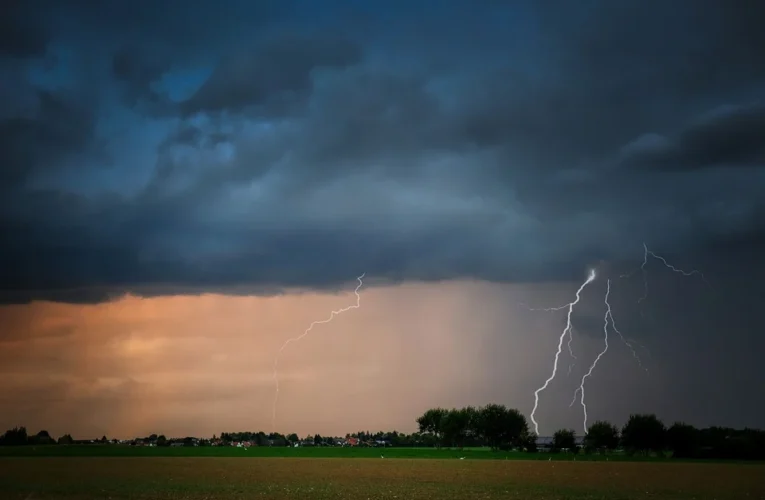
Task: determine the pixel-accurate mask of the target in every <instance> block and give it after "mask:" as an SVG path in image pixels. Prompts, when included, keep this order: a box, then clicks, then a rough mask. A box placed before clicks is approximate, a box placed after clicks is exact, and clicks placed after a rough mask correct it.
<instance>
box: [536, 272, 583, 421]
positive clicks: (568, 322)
mask: <svg viewBox="0 0 765 500" xmlns="http://www.w3.org/2000/svg"><path fill="white" fill-rule="evenodd" d="M593 280H595V270H590V274H589V276H587V280H585V282H584V283H582V285H581V286H580V287H579V289H578V290H577V291H576V298H575V299H574V301H573V302H570V303H569V304H567V305H565V306H562V307H559V308H550V309H547V310H553V311H555V310H559V309H563V307H568V314H567V316H566V328H564V329H563V333H561V335H560V338H559V340H558V350H557V351H556V353H555V361H554V362H553V369H552V374H551V375H550V377H549V378H548V379H547V380H545V383H544V385H542V387H540V388H539V389H537V390H536V391H534V409H533V410H531V421H532V422H533V423H534V432H536V433H537V435H539V424H538V423H537V421H536V419H535V418H534V415H535V414H536V412H537V407H538V406H539V393H540V392H542V391H544V390H545V389H547V386H548V385H550V382H551V381H552V380H553V379H554V378H555V375H556V374H557V373H558V359H559V358H560V353H561V352H562V351H563V339H564V338H566V335H567V334H569V333H570V331H571V314H572V313H573V312H574V306H575V305H577V304H578V303H579V299H580V296H581V294H582V290H584V288H585V287H586V286H587V285H589V284H590V283H592V282H593Z"/></svg>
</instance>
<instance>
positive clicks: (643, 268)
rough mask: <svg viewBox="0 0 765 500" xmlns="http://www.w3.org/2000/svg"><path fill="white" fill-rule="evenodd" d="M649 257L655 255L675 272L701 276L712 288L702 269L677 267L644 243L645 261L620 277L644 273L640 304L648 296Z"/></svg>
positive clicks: (654, 256) (655, 257)
mask: <svg viewBox="0 0 765 500" xmlns="http://www.w3.org/2000/svg"><path fill="white" fill-rule="evenodd" d="M648 257H653V258H654V259H656V260H659V261H661V263H662V264H664V267H666V268H667V269H669V270H670V271H672V272H674V273H678V274H682V275H683V276H693V275H698V276H699V277H701V279H702V280H703V281H704V283H706V284H707V286H708V287H709V288H712V285H711V284H710V283H709V281H707V278H706V277H705V276H704V273H702V272H701V271H698V270H696V269H692V270H690V271H684V270H683V269H680V268H677V267H675V266H673V265H672V264H670V263H669V262H667V259H665V258H664V257H662V256H661V255H658V254H656V253H654V252H653V251H652V250H650V249H649V248H648V245H646V244H645V243H643V263H642V264H640V267H639V268H637V269H635V270H634V271H632V272H631V273H627V274H622V275H621V276H620V278H629V277H631V276H632V275H633V274H635V273H636V272H637V271H640V273H641V274H642V275H643V290H644V292H643V296H642V297H640V298H639V299H638V304H639V303H641V302H643V301H644V300H646V299H647V298H648V276H647V274H648V273H647V271H646V266H647V265H648Z"/></svg>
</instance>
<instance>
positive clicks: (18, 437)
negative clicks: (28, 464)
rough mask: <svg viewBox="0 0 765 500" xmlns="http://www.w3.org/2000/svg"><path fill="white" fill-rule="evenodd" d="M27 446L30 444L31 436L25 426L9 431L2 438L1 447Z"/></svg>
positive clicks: (0, 439) (0, 438)
mask: <svg viewBox="0 0 765 500" xmlns="http://www.w3.org/2000/svg"><path fill="white" fill-rule="evenodd" d="M25 444H29V436H27V428H26V427H23V426H22V427H14V428H13V429H9V430H7V431H5V434H3V436H2V437H0V445H2V446H22V445H25Z"/></svg>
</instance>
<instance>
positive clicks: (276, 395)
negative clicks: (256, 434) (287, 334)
mask: <svg viewBox="0 0 765 500" xmlns="http://www.w3.org/2000/svg"><path fill="white" fill-rule="evenodd" d="M364 275H366V273H362V275H361V276H359V277H357V278H356V279H357V280H358V282H359V284H358V286H356V289H355V290H354V291H353V293H355V294H356V303H355V304H354V305H350V306H348V307H344V308H342V309H338V310H337V311H332V312H331V313H330V314H329V318H327V319H323V320H321V321H314V322H313V323H311V324H310V326H309V327H308V328H306V329H305V331H304V332H303V333H302V334H301V335H299V336H297V337H294V338H291V339H287V341H286V342H285V343H284V344H283V345H282V347H281V348H280V349H279V352H277V353H276V357H275V358H274V383H275V385H276V390H275V391H274V407H273V415H272V417H271V427H272V430H273V432H275V431H276V430H275V429H274V428H275V427H276V404H277V403H278V401H279V372H278V366H279V355H280V354H281V353H282V352H283V351H284V349H285V348H286V347H287V346H288V345H290V344H291V343H293V342H298V341H300V340H302V339H303V338H305V336H306V335H308V334H309V333H311V330H313V327H314V326H316V325H323V324H325V323H329V322H330V321H332V320H333V319H334V318H335V316H337V315H338V314H342V313H344V312H346V311H350V310H351V309H358V308H359V307H361V295H360V294H359V289H361V287H362V286H363V285H364V283H363V282H362V281H361V280H362V279H363V278H364Z"/></svg>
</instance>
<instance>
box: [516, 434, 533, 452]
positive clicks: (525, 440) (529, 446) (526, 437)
mask: <svg viewBox="0 0 765 500" xmlns="http://www.w3.org/2000/svg"><path fill="white" fill-rule="evenodd" d="M518 445H519V448H521V449H522V450H523V451H526V452H528V453H536V452H537V435H536V433H534V432H526V433H524V434H523V435H522V436H521V437H520V442H519V443H518Z"/></svg>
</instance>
